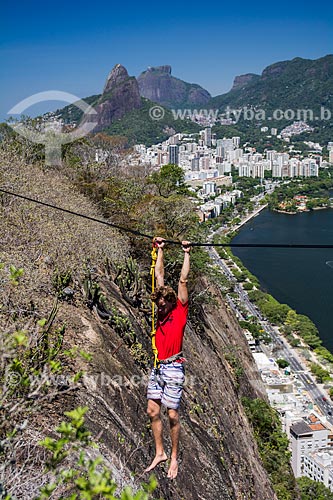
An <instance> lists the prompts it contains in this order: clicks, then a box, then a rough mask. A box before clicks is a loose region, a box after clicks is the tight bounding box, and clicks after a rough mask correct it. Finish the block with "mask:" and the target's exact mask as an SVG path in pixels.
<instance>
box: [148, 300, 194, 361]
mask: <svg viewBox="0 0 333 500" xmlns="http://www.w3.org/2000/svg"><path fill="white" fill-rule="evenodd" d="M187 314H188V302H185V304H182V303H181V301H180V300H179V299H177V304H176V307H175V308H174V309H173V310H172V311H171V312H170V313H169V314H168V316H167V317H166V318H165V319H164V320H163V321H159V320H157V325H156V338H155V341H156V347H157V350H158V359H167V358H169V357H170V356H173V355H174V354H177V353H178V352H180V351H181V350H182V346H183V337H184V330H185V326H186V320H187Z"/></svg>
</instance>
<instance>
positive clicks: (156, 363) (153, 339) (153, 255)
mask: <svg viewBox="0 0 333 500" xmlns="http://www.w3.org/2000/svg"><path fill="white" fill-rule="evenodd" d="M156 261H157V243H156V241H155V238H154V239H153V247H152V251H151V267H150V274H151V291H152V293H153V292H154V291H155V266H156ZM150 336H151V345H152V349H153V354H154V369H155V370H157V369H158V367H159V359H158V350H157V347H156V328H155V302H154V301H152V304H151V333H150Z"/></svg>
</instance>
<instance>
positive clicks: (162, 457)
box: [144, 452, 168, 472]
mask: <svg viewBox="0 0 333 500" xmlns="http://www.w3.org/2000/svg"><path fill="white" fill-rule="evenodd" d="M166 460H168V457H167V456H166V454H165V452H163V453H161V454H160V455H156V456H155V458H154V460H153V461H152V463H151V464H150V465H149V467H147V469H145V470H144V472H150V471H151V470H153V469H155V467H156V466H157V465H158V464H160V463H161V462H165V461H166Z"/></svg>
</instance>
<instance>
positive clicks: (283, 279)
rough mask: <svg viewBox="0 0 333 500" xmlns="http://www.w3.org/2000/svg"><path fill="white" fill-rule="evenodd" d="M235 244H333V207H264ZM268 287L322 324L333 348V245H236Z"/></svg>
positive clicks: (324, 338) (323, 335) (321, 331)
mask: <svg viewBox="0 0 333 500" xmlns="http://www.w3.org/2000/svg"><path fill="white" fill-rule="evenodd" d="M233 243H288V244H290V243H298V244H321V245H323V244H330V245H333V209H327V210H315V211H312V212H305V213H299V214H296V215H288V214H281V213H277V212H271V211H269V210H268V209H265V210H263V211H262V212H261V213H260V215H258V216H257V217H255V218H254V219H252V220H251V221H250V222H248V223H247V224H246V225H245V226H243V228H242V229H241V230H240V233H239V234H238V235H237V236H236V237H235V238H234V239H233ZM233 253H234V254H235V255H237V257H239V258H240V259H241V260H242V261H243V263H244V265H245V267H247V268H248V269H249V271H251V272H252V274H254V275H255V276H257V278H258V279H259V281H260V283H261V286H262V289H263V290H264V291H267V292H268V293H270V294H271V295H273V296H274V297H275V298H276V299H277V300H278V301H279V302H281V303H285V304H288V305H289V306H290V307H292V308H293V309H295V310H296V312H298V313H300V314H305V315H307V316H309V317H310V318H311V319H312V321H313V322H314V323H315V324H316V326H317V328H318V330H319V335H320V338H321V339H322V341H323V344H324V345H325V347H327V348H328V349H330V350H331V351H333V249H297V248H296V249H281V248H277V249H276V248H234V249H233Z"/></svg>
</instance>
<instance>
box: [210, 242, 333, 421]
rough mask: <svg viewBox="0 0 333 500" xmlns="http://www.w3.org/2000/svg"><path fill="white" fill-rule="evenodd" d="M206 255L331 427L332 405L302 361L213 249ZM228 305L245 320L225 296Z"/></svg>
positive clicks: (230, 299)
mask: <svg viewBox="0 0 333 500" xmlns="http://www.w3.org/2000/svg"><path fill="white" fill-rule="evenodd" d="M208 253H209V255H210V257H211V259H212V260H213V262H215V264H216V265H218V266H219V267H221V268H222V270H223V273H224V274H225V276H226V277H227V278H228V280H229V281H230V282H232V283H233V285H234V291H235V292H236V293H237V294H238V297H239V299H240V303H241V304H242V305H243V306H244V307H245V309H246V310H247V311H249V313H250V314H252V316H253V317H255V318H257V320H258V322H259V323H260V324H261V326H262V328H263V330H265V331H266V332H268V333H269V335H270V336H271V338H272V342H273V344H275V346H277V347H278V349H279V357H280V358H283V359H285V360H286V361H287V362H288V363H289V366H290V368H291V370H292V372H293V373H294V375H295V376H296V377H297V379H298V380H300V381H301V382H302V384H303V385H304V389H305V390H306V391H307V392H308V394H309V397H310V398H311V399H312V401H313V403H314V404H315V405H317V407H318V408H319V410H320V411H321V413H322V414H323V415H324V416H325V417H326V418H327V420H328V421H329V422H330V423H331V424H332V425H333V405H332V404H331V403H330V402H329V401H328V400H327V396H326V395H325V394H323V393H322V391H321V390H320V388H319V387H318V385H317V384H316V383H315V381H314V380H313V379H312V377H311V375H310V374H309V373H308V370H307V367H306V366H304V365H303V364H302V361H301V360H300V358H299V357H298V355H297V354H296V353H295V351H294V349H293V348H292V347H291V346H289V345H288V344H287V342H286V341H285V339H284V338H283V337H282V336H281V335H280V334H279V333H278V329H277V327H273V326H272V325H271V324H270V323H269V322H268V321H267V320H266V319H265V318H263V316H262V314H261V313H260V311H259V310H258V309H257V308H256V307H255V306H254V305H253V304H252V302H250V300H249V297H248V294H247V292H246V291H245V290H244V289H243V288H242V286H241V285H240V284H239V283H238V282H237V280H236V278H235V277H234V275H233V274H232V272H231V271H230V269H229V267H228V266H227V265H226V263H225V262H224V260H223V259H221V257H220V256H219V254H218V253H217V251H216V250H215V248H213V247H208ZM227 300H228V303H229V305H230V307H232V309H233V310H234V312H235V313H236V316H237V317H238V318H239V319H241V320H242V319H245V318H244V316H243V314H242V312H241V311H240V310H239V308H238V306H237V304H236V303H235V301H233V300H232V298H231V297H228V296H227Z"/></svg>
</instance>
